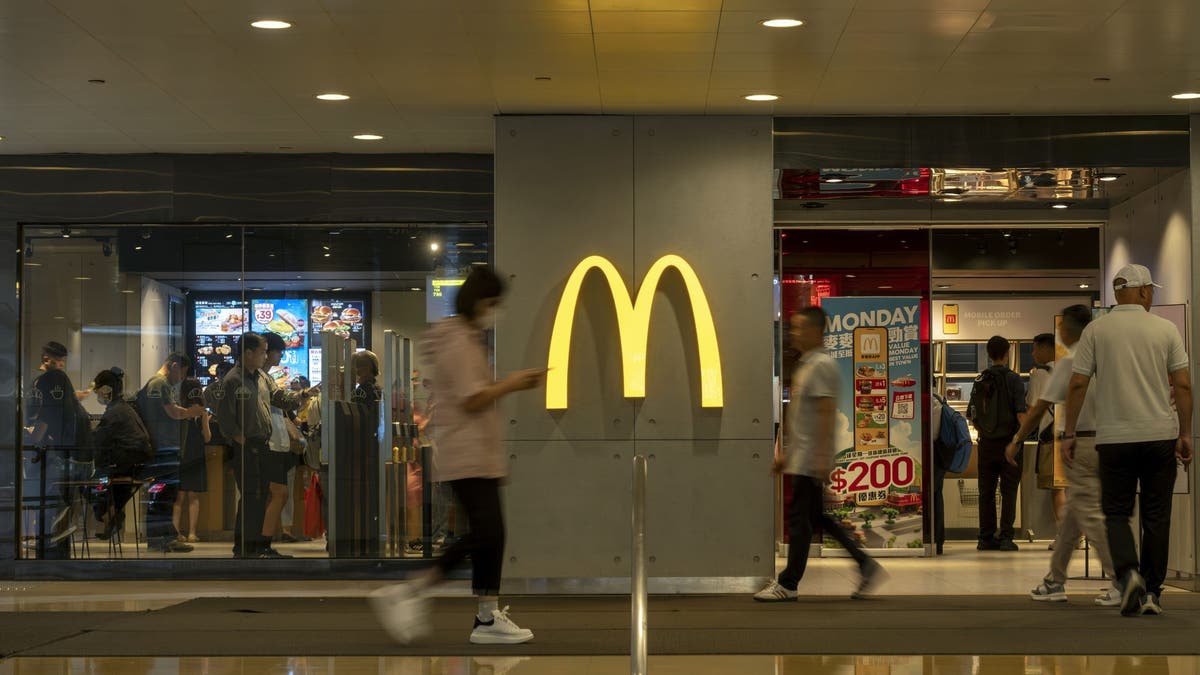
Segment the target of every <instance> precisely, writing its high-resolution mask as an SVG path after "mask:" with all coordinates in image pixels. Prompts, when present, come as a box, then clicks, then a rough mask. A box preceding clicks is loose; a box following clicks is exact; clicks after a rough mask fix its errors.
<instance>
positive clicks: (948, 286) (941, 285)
mask: <svg viewBox="0 0 1200 675" xmlns="http://www.w3.org/2000/svg"><path fill="white" fill-rule="evenodd" d="M937 287H938V289H940V290H943V291H944V290H946V289H947V288H950V284H938V285H937Z"/></svg>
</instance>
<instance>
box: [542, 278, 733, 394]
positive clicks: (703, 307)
mask: <svg viewBox="0 0 1200 675" xmlns="http://www.w3.org/2000/svg"><path fill="white" fill-rule="evenodd" d="M668 268H674V269H675V270H676V271H678V272H679V274H680V276H682V277H683V282H684V284H685V286H686V287H687V292H688V298H689V299H690V300H691V304H692V319H693V321H694V322H695V325H696V346H697V347H698V351H699V354H700V405H701V406H703V407H705V408H720V407H722V406H723V405H724V404H725V393H724V385H723V383H722V378H721V352H720V349H719V348H718V346H717V329H716V327H715V326H714V325H713V318H712V311H711V310H710V309H709V306H708V298H707V297H706V296H705V295H704V288H703V287H702V286H701V285H700V278H699V277H697V276H696V272H695V270H693V269H692V266H691V265H689V264H688V263H687V261H686V260H684V259H683V258H681V257H679V256H677V255H665V256H663V257H661V258H659V259H658V260H657V261H655V263H654V265H652V266H651V267H650V271H649V272H647V273H646V278H645V279H643V280H642V287H641V289H640V290H638V292H637V299H636V300H634V299H632V298H631V296H630V293H629V291H627V290H625V280H624V279H622V278H621V274H620V272H618V271H617V268H616V267H615V266H614V265H613V264H612V263H611V262H610V261H609V260H608V259H607V258H604V257H601V256H596V255H594V256H590V257H588V258H585V259H584V260H583V261H582V262H580V263H579V264H578V265H577V266H576V267H575V271H574V272H572V273H571V276H570V278H569V279H567V285H566V288H564V289H563V293H562V298H561V299H560V300H559V302H558V312H557V313H556V314H555V316H554V331H553V333H551V335H550V357H549V360H548V364H547V365H548V366H549V367H550V372H549V373H547V375H546V408H547V409H548V410H565V409H566V408H567V382H568V379H569V378H568V375H569V373H570V361H571V331H572V329H573V327H574V325H575V307H576V305H578V303H579V291H580V289H581V288H582V286H583V281H584V278H586V277H587V275H588V273H589V272H591V271H592V270H598V271H600V273H602V274H603V275H604V279H605V281H606V282H608V289H609V291H610V293H611V294H612V299H613V305H614V306H615V308H616V311H617V329H618V331H619V332H620V338H621V366H622V372H623V375H624V379H625V396H626V397H628V398H645V396H646V349H647V346H648V344H649V342H650V310H651V308H652V306H653V304H654V292H655V290H656V289H657V288H658V284H659V282H660V281H661V280H662V275H663V273H664V272H666V271H667V269H668Z"/></svg>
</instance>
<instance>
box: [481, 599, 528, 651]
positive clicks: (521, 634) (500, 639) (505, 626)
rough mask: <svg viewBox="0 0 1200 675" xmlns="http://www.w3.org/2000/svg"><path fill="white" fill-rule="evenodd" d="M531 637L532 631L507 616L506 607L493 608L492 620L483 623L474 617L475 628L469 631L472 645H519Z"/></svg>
mask: <svg viewBox="0 0 1200 675" xmlns="http://www.w3.org/2000/svg"><path fill="white" fill-rule="evenodd" d="M532 639H533V631H531V630H529V629H528V628H521V627H520V626H518V625H517V624H515V623H513V620H512V619H510V618H508V607H505V608H504V609H493V610H492V620H491V621H490V622H488V623H484V622H482V621H480V620H479V617H478V616H477V617H475V630H473V631H471V644H474V645H519V644H521V643H522V642H529V641H530V640H532Z"/></svg>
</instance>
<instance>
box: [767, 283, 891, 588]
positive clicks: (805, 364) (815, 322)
mask: <svg viewBox="0 0 1200 675" xmlns="http://www.w3.org/2000/svg"><path fill="white" fill-rule="evenodd" d="M825 322H826V316H825V311H824V310H822V309H821V308H820V307H805V308H804V309H802V310H800V311H798V312H796V313H795V314H793V315H792V317H791V320H790V324H791V332H790V333H789V338H790V340H791V343H792V346H793V347H796V348H797V349H799V350H800V352H801V354H803V356H801V357H800V363H799V365H797V366H796V370H795V372H794V373H792V382H791V392H792V395H791V400H790V401H789V402H788V406H787V413H786V416H785V418H784V432H785V433H786V434H787V441H786V442H785V443H784V447H783V456H782V457H776V458H775V463H774V471H775V473H783V474H786V475H787V476H789V477H790V478H791V481H792V503H791V505H790V506H789V508H788V516H787V525H788V563H787V567H786V568H785V569H784V570H783V571H782V572H780V573H779V578H778V579H777V580H774V581H772V582H771V583H769V584H767V586H766V588H764V589H762V590H761V591H759V592H758V593H755V594H754V599H755V600H758V601H759V602H781V601H787V600H795V599H796V598H797V597H798V593H797V592H796V586H797V584H799V583H800V579H801V578H802V577H803V576H804V570H805V568H806V567H807V566H808V548H809V546H808V545H809V542H811V541H812V537H813V530H814V528H816V527H820V528H821V530H822V531H824V533H825V534H827V535H829V536H831V537H833V538H834V539H835V540H837V542H838V543H839V544H841V545H842V547H844V548H845V549H846V551H847V552H849V553H850V555H851V557H853V558H854V561H855V562H856V563H858V568H859V572H860V573H861V575H862V576H861V580H860V581H859V584H858V590H856V591H855V592H854V594H853V595H852V596H851V597H853V598H859V597H863V596H865V595H866V594H867V593H869V592H870V591H873V590H874V589H875V588H877V587H878V586H879V584H880V583H882V582H883V581H884V580H885V579H886V577H887V574H886V573H885V572H884V571H883V567H882V566H881V565H880V564H879V563H877V562H875V560H874V558H871V557H870V556H868V555H867V553H866V551H864V550H863V548H862V546H861V545H859V543H858V542H856V541H855V540H854V539H852V538H851V537H850V535H849V534H847V533H846V530H844V529H842V526H841V525H840V524H839V523H838V522H837V521H835V520H834V519H833V518H830V517H829V514H827V513H825V502H824V496H825V481H827V480H828V479H829V474H830V472H832V471H833V458H834V454H835V453H836V449H835V448H834V443H835V442H836V438H837V431H836V422H837V401H838V394H839V393H840V388H841V386H842V384H841V377H840V376H839V375H838V369H837V364H836V363H835V362H834V360H833V358H831V357H830V356H829V354H827V353H826V352H825V349H824V345H825Z"/></svg>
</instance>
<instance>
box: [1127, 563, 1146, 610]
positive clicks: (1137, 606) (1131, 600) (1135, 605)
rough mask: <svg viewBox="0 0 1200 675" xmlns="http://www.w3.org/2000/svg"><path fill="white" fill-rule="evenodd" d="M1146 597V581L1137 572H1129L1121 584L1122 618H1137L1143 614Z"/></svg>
mask: <svg viewBox="0 0 1200 675" xmlns="http://www.w3.org/2000/svg"><path fill="white" fill-rule="evenodd" d="M1145 596H1146V580H1145V579H1143V578H1142V575H1141V574H1139V573H1138V571H1137V570H1133V569H1131V570H1129V571H1128V572H1126V573H1125V578H1124V579H1122V582H1121V616H1137V615H1139V614H1141V613H1142V600H1143V599H1144V598H1145Z"/></svg>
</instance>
